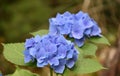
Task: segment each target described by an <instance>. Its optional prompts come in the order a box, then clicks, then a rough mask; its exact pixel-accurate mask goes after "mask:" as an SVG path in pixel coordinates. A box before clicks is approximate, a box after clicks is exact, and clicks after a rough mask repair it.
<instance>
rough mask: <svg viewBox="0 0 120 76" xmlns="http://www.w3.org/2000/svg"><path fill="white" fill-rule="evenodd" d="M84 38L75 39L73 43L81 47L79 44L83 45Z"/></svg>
mask: <svg viewBox="0 0 120 76" xmlns="http://www.w3.org/2000/svg"><path fill="white" fill-rule="evenodd" d="M84 40H85V38H81V39H75V43H76V44H77V45H78V46H79V47H81V46H83V45H84Z"/></svg>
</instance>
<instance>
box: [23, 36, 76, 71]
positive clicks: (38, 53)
mask: <svg viewBox="0 0 120 76" xmlns="http://www.w3.org/2000/svg"><path fill="white" fill-rule="evenodd" d="M24 56H25V63H28V62H31V61H32V62H33V61H37V67H44V66H46V65H50V67H51V68H53V69H54V71H55V72H56V73H63V71H64V69H65V66H66V67H68V68H72V67H73V66H74V64H75V62H76V60H77V59H78V51H77V50H76V49H75V47H74V44H73V43H72V42H70V41H68V40H66V39H65V38H64V36H63V35H50V34H48V35H45V36H43V37H40V36H39V35H37V36H35V37H33V38H30V39H26V42H25V51H24Z"/></svg>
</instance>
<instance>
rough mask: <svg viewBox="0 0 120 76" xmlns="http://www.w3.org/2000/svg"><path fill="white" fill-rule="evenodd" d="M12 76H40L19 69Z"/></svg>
mask: <svg viewBox="0 0 120 76" xmlns="http://www.w3.org/2000/svg"><path fill="white" fill-rule="evenodd" d="M10 76H39V75H37V74H35V73H32V72H30V71H28V70H24V69H20V68H17V69H16V71H15V72H14V73H13V74H12V75H10Z"/></svg>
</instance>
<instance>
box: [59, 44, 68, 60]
mask: <svg viewBox="0 0 120 76" xmlns="http://www.w3.org/2000/svg"><path fill="white" fill-rule="evenodd" d="M66 53H67V48H66V46H64V45H60V46H59V47H58V55H57V57H58V58H65V57H66Z"/></svg>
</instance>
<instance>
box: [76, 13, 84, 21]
mask: <svg viewBox="0 0 120 76" xmlns="http://www.w3.org/2000/svg"><path fill="white" fill-rule="evenodd" d="M83 15H84V13H83V12H82V11H79V12H78V13H77V14H75V17H76V18H77V19H78V20H79V19H81V18H82V16H83Z"/></svg>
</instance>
